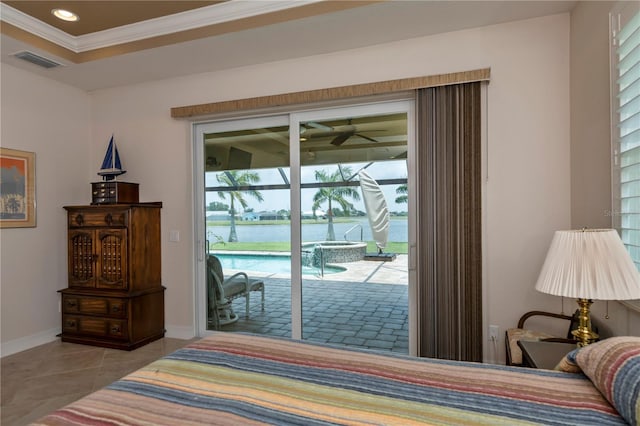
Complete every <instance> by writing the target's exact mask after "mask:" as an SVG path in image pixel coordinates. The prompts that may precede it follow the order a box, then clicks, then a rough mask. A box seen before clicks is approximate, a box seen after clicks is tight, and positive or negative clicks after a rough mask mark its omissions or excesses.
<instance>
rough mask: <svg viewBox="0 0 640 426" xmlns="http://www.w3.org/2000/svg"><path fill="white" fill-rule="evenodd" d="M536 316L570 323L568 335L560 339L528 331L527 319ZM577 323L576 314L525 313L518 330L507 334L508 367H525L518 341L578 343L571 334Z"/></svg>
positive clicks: (547, 334)
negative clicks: (526, 326)
mask: <svg viewBox="0 0 640 426" xmlns="http://www.w3.org/2000/svg"><path fill="white" fill-rule="evenodd" d="M576 312H577V311H576ZM534 316H543V317H551V318H558V319H560V320H564V321H568V322H569V323H568V331H567V335H566V336H565V337H558V336H553V335H552V334H549V333H546V332H544V331H538V330H529V329H526V328H525V322H526V321H527V319H529V318H531V317H534ZM577 321H578V320H577V318H576V315H575V314H574V315H573V316H569V315H563V314H555V313H552V312H544V311H530V312H527V313H525V314H524V315H522V316H521V317H520V320H518V326H517V327H516V328H510V329H508V330H507V331H506V332H505V340H504V342H505V349H506V351H507V365H514V366H523V362H522V350H521V349H520V347H519V346H518V340H542V341H545V342H564V343H577V342H576V340H575V339H574V337H573V335H572V334H571V330H573V329H574V328H575V325H576V324H577Z"/></svg>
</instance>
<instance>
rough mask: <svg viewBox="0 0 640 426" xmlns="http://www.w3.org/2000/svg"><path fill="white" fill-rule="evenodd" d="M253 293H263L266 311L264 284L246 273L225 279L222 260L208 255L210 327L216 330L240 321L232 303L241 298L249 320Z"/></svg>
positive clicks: (262, 303) (262, 302) (262, 301)
mask: <svg viewBox="0 0 640 426" xmlns="http://www.w3.org/2000/svg"><path fill="white" fill-rule="evenodd" d="M252 291H259V292H261V293H262V300H261V305H262V310H263V311H264V282H263V281H262V280H259V279H252V278H249V277H248V276H247V274H246V273H244V272H238V273H236V274H233V275H232V276H230V277H229V278H227V279H225V278H224V272H223V270H222V264H221V263H220V259H218V258H217V257H216V256H214V255H212V254H208V255H207V292H208V297H209V319H210V325H212V326H213V327H214V328H215V329H218V328H219V326H222V325H225V324H230V323H232V322H235V321H237V320H238V315H237V314H236V313H235V312H233V308H232V306H231V302H233V300H234V299H237V298H239V297H243V296H244V298H245V316H246V318H249V305H250V303H249V302H250V300H249V299H250V297H249V296H250V294H251V292H252Z"/></svg>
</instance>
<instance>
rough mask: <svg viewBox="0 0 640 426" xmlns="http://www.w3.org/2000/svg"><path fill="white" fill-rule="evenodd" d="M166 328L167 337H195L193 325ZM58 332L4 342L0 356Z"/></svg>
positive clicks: (50, 339)
mask: <svg viewBox="0 0 640 426" xmlns="http://www.w3.org/2000/svg"><path fill="white" fill-rule="evenodd" d="M166 330H167V331H166V333H165V337H170V338H172V339H183V340H189V339H193V338H194V337H195V333H194V331H193V327H190V326H187V327H185V326H175V325H174V326H167V327H166ZM58 334H60V329H59V328H52V329H50V330H47V331H43V332H40V333H36V334H32V335H31V336H25V337H20V338H19V339H14V340H9V341H7V342H2V343H1V344H0V357H2V358H4V357H5V356H9V355H13V354H15V353H18V352H22V351H26V350H27V349H31V348H35V347H36V346H40V345H44V344H45V343H49V342H53V341H54V340H56V339H58Z"/></svg>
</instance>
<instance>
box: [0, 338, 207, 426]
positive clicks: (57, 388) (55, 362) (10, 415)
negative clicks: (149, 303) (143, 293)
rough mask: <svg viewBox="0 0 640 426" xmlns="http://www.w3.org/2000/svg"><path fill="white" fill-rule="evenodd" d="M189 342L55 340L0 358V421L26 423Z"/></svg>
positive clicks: (15, 425)
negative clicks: (114, 344) (101, 344)
mask: <svg viewBox="0 0 640 426" xmlns="http://www.w3.org/2000/svg"><path fill="white" fill-rule="evenodd" d="M194 340H195V339H194ZM189 342H191V340H179V339H170V338H164V339H160V340H156V341H155V342H151V343H149V344H148V345H145V346H143V347H141V348H138V349H136V350H133V351H130V352H128V351H121V350H117V349H105V348H97V347H93V346H85V345H77V344H73V343H62V342H60V341H59V340H58V341H55V342H51V343H47V344H45V345H41V346H38V347H35V348H32V349H29V350H26V351H23V352H20V353H17V354H13V355H9V356H6V357H3V358H2V361H1V364H0V369H1V377H2V379H1V382H2V392H1V394H0V396H1V398H0V399H1V403H0V410H1V411H2V413H1V416H0V419H1V420H0V424H2V426H22V425H27V424H29V422H31V421H34V420H36V419H38V418H40V417H42V416H44V415H45V414H48V413H50V412H51V411H53V410H55V409H57V408H60V407H62V406H64V405H66V404H68V403H70V402H73V401H75V400H77V399H79V398H81V397H83V396H84V395H87V394H89V393H91V392H93V391H95V390H98V389H100V388H102V387H104V386H106V385H108V384H110V383H111V382H113V381H115V380H117V379H119V378H121V377H123V376H125V375H127V374H129V373H130V372H132V371H134V370H137V369H138V368H141V367H143V366H144V365H146V364H149V363H150V362H151V361H154V360H156V359H158V358H160V357H162V356H164V355H166V354H168V353H171V352H173V351H175V350H177V349H179V348H181V347H182V346H184V345H186V344H187V343H189Z"/></svg>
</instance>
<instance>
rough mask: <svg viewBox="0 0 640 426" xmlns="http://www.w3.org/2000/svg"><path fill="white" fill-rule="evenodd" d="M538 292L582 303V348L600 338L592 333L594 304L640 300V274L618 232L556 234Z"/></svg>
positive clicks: (579, 337)
mask: <svg viewBox="0 0 640 426" xmlns="http://www.w3.org/2000/svg"><path fill="white" fill-rule="evenodd" d="M536 290H538V291H540V292H542V293H548V294H553V295H555V296H565V297H572V298H576V299H578V306H579V307H580V317H579V326H578V328H577V329H576V330H573V331H572V334H573V335H574V336H575V338H576V340H577V341H578V346H586V345H588V344H589V343H591V342H593V341H594V340H596V339H597V338H598V335H597V334H596V333H595V332H593V330H591V319H590V317H589V307H590V306H591V304H592V303H593V300H630V299H640V273H638V269H637V268H636V266H635V264H634V263H633V261H632V260H631V256H630V255H629V253H628V252H627V250H626V248H625V247H624V244H622V240H621V239H620V236H619V235H618V233H617V232H616V231H615V230H614V229H582V230H572V231H556V233H555V235H554V237H553V240H552V241H551V246H550V247H549V251H548V253H547V258H546V259H545V261H544V265H543V266H542V270H541V271H540V276H539V277H538V282H537V283H536Z"/></svg>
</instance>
